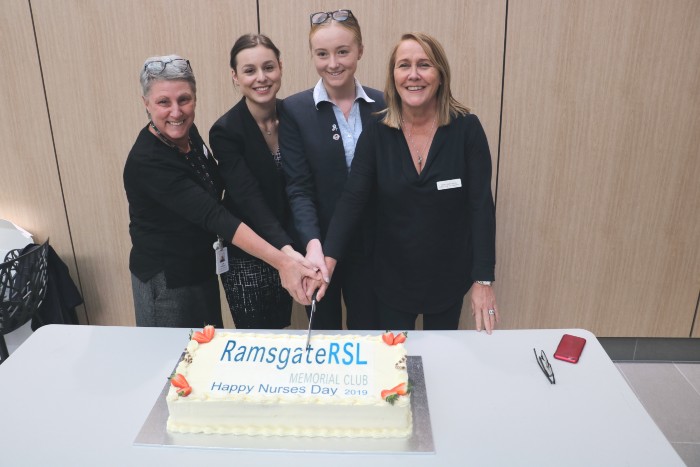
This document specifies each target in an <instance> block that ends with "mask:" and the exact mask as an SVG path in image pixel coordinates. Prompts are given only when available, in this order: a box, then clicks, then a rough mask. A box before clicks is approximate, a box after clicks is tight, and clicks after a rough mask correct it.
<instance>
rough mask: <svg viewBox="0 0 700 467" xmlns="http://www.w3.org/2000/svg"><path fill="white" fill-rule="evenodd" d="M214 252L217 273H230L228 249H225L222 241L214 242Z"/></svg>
mask: <svg viewBox="0 0 700 467" xmlns="http://www.w3.org/2000/svg"><path fill="white" fill-rule="evenodd" d="M214 251H215V253H216V273H217V274H223V273H225V272H228V249H227V248H226V247H224V243H223V242H222V241H221V240H217V241H216V242H214Z"/></svg>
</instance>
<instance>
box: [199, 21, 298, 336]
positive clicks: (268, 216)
mask: <svg viewBox="0 0 700 467" xmlns="http://www.w3.org/2000/svg"><path fill="white" fill-rule="evenodd" d="M230 66H231V75H232V79H233V83H234V85H235V87H236V88H237V89H238V90H239V91H240V93H241V94H242V97H241V100H240V101H239V102H238V103H237V104H236V105H234V106H233V107H232V108H231V109H230V110H229V111H228V112H226V113H225V114H224V115H223V116H222V117H221V118H219V120H217V122H216V123H215V124H214V126H212V128H211V130H210V131H209V142H210V143H211V147H212V149H213V150H214V154H215V155H216V159H217V160H218V161H219V171H220V172H221V176H222V178H223V181H224V183H225V186H226V195H225V198H224V203H225V204H226V207H227V208H228V209H229V210H230V211H231V212H232V213H233V214H234V215H236V216H237V217H238V218H240V219H241V220H242V221H243V222H245V223H247V224H249V225H250V226H251V227H252V228H253V229H254V230H255V232H257V233H258V234H260V235H261V236H262V237H263V238H265V239H267V240H268V241H269V242H270V243H272V244H273V245H274V246H276V247H278V248H281V249H282V251H285V252H287V253H289V254H291V255H294V256H296V257H297V258H299V259H301V260H304V259H303V256H301V255H300V254H299V253H297V252H295V251H294V249H293V248H292V246H291V243H292V239H291V238H290V236H289V235H288V234H287V232H286V230H285V229H287V230H289V229H293V227H291V213H290V210H289V203H288V202H287V195H286V193H285V181H284V174H283V173H282V168H281V157H282V154H281V152H280V148H279V144H278V136H277V128H278V123H279V122H278V119H277V113H278V112H277V107H278V106H279V102H280V101H279V100H278V99H277V92H278V91H279V90H280V86H281V85H282V62H281V60H280V51H279V49H278V48H277V47H276V46H275V44H274V43H273V42H272V41H271V40H270V38H269V37H267V36H265V35H262V34H244V35H243V36H241V37H239V38H238V39H237V40H236V42H235V43H234V45H233V47H232V48H231V58H230ZM228 261H229V270H228V271H227V272H224V273H223V274H221V283H222V284H223V286H224V291H225V292H226V299H227V300H228V304H229V308H230V309H231V314H232V316H233V321H234V323H235V325H236V328H239V329H240V328H246V329H275V328H276V329H280V328H284V327H287V326H289V325H290V324H291V321H290V319H291V313H292V299H291V297H290V296H289V294H288V293H287V292H286V291H285V290H284V288H283V287H282V284H281V282H280V276H279V273H278V272H277V271H276V270H275V268H273V267H272V266H270V265H268V264H267V263H265V262H264V261H261V260H259V259H258V258H256V257H254V256H251V255H249V254H247V253H246V252H244V251H243V250H241V249H240V248H238V247H236V246H233V245H230V246H228ZM307 265H309V264H308V263H307Z"/></svg>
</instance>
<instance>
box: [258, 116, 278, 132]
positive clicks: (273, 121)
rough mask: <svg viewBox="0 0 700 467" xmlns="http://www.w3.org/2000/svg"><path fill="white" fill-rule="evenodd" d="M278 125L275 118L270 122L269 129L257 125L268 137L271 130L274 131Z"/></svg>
mask: <svg viewBox="0 0 700 467" xmlns="http://www.w3.org/2000/svg"><path fill="white" fill-rule="evenodd" d="M279 123H280V121H279V120H278V119H277V118H275V119H273V120H272V126H271V127H270V129H268V128H267V127H265V125H259V126H260V129H261V130H263V131H264V132H265V134H266V135H267V136H270V135H271V134H272V129H274V128H275V127H276V126H277V125H279Z"/></svg>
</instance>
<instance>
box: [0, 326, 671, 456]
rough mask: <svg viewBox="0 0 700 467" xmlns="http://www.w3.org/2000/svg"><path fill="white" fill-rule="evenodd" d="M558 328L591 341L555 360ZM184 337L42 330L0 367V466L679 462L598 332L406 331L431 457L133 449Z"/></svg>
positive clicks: (116, 330) (182, 333)
mask: <svg viewBox="0 0 700 467" xmlns="http://www.w3.org/2000/svg"><path fill="white" fill-rule="evenodd" d="M291 332H299V333H303V332H304V331H291ZM565 332H568V333H571V334H576V335H579V336H582V337H584V338H586V339H587V341H588V342H587V344H586V347H585V349H584V352H583V355H582V357H581V361H580V362H579V363H578V364H576V365H574V364H570V363H565V362H561V361H558V360H554V359H553V358H552V354H553V352H554V349H555V348H556V345H557V343H558V341H559V338H560V337H561V335H562V334H563V333H565ZM188 334H189V329H161V328H128V327H98V326H58V325H51V326H45V327H43V328H41V329H39V330H38V331H37V332H36V333H34V334H33V335H32V336H31V337H30V338H29V339H28V340H27V341H26V342H25V343H24V344H23V345H22V346H20V347H19V348H18V349H17V351H16V352H15V353H14V354H12V355H11V356H10V358H9V359H8V360H7V361H6V362H5V363H4V364H2V365H0V414H2V415H1V417H0V443H1V445H2V448H1V449H0V464H2V465H8V466H23V465H31V466H48V465H51V466H55V465H85V466H109V465H115V466H117V465H118V466H160V465H163V466H164V465H167V466H177V465H189V466H214V465H237V466H264V465H270V466H275V467H279V466H325V465H333V466H361V467H369V466H383V467H385V466H387V465H397V466H398V465H400V466H402V467H403V466H431V467H433V466H435V467H438V466H439V467H443V466H453V465H454V466H466V465H476V466H489V465H496V466H515V465H518V466H522V465H537V466H548V465H551V466H564V465H565V466H576V465H580V466H594V465H596V466H597V465H615V466H617V465H633V466H644V465H648V466H673V465H679V466H681V465H683V462H682V461H681V459H680V457H679V456H678V455H677V454H676V452H675V451H674V449H673V448H672V446H671V445H670V443H669V442H668V441H667V440H666V439H665V438H664V436H663V434H662V433H661V431H660V430H659V429H658V427H657V426H656V425H655V424H654V422H653V421H652V419H651V418H650V417H649V415H648V414H647V413H646V411H645V410H644V408H643V407H642V405H641V404H640V402H639V401H638V400H637V398H636V397H635V395H634V393H633V392H632V390H631V389H630V387H629V386H628V385H627V383H626V382H625V381H624V379H623V378H622V376H621V375H620V373H619V372H618V370H617V369H616V368H615V366H614V364H613V363H612V362H611V361H610V359H609V358H608V356H607V355H606V354H605V351H604V350H603V348H602V347H601V346H600V344H599V342H598V341H597V339H596V338H595V336H593V335H592V334H591V333H589V332H587V331H584V330H522V331H496V332H494V334H493V335H491V336H488V335H486V334H485V333H477V332H474V331H439V332H429V331H416V332H411V333H409V340H408V342H407V346H408V349H409V355H421V356H422V359H423V367H424V373H425V379H426V386H427V394H428V402H429V407H430V416H431V422H432V429H433V435H434V437H435V451H436V452H435V454H403V455H387V454H339V453H318V452H310V453H304V452H302V453H299V452H268V451H238V450H236V451H234V450H223V449H193V448H177V447H149V446H134V444H133V443H134V439H135V438H136V436H137V434H138V433H139V430H140V429H141V426H142V425H143V423H144V421H145V419H146V417H147V416H148V414H149V412H150V410H151V408H152V407H153V405H154V402H155V400H156V398H157V397H158V395H159V394H160V393H161V390H162V388H163V384H164V382H165V379H166V377H167V376H168V375H169V374H170V372H171V370H172V369H173V367H174V366H175V363H176V361H177V360H178V358H179V356H180V353H181V351H182V349H183V348H184V346H185V344H186V340H187V336H188ZM533 347H536V348H538V349H544V350H545V352H546V353H547V355H548V357H549V359H550V362H551V363H552V366H553V368H554V372H555V375H556V381H557V382H556V384H555V385H551V384H549V382H548V381H547V379H546V378H545V376H544V375H543V373H542V371H541V370H540V368H539V367H538V365H537V363H536V360H535V357H534V355H533V353H532V348H533ZM219 462H221V463H220V464H219ZM224 463H225V464H224Z"/></svg>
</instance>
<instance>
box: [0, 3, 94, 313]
mask: <svg viewBox="0 0 700 467" xmlns="http://www.w3.org/2000/svg"><path fill="white" fill-rule="evenodd" d="M0 56H2V58H3V62H4V64H5V65H4V66H3V67H2V71H0V101H2V102H3V111H2V112H1V113H0V141H2V142H3V149H2V150H1V151H0V174H1V175H0V177H1V179H2V182H1V183H0V218H2V219H8V220H10V221H12V222H14V223H16V224H17V225H19V226H21V227H23V228H25V229H27V230H28V231H29V232H31V233H32V234H33V236H34V241H35V242H39V243H41V242H44V241H45V240H46V239H47V238H50V241H51V245H52V246H53V247H54V249H55V250H56V253H58V255H59V256H60V257H61V259H62V260H63V261H64V262H65V263H66V265H67V266H68V268H69V270H70V273H71V276H72V278H73V280H74V282H75V283H76V284H79V280H78V275H77V270H76V266H75V257H74V255H73V248H72V246H71V241H70V235H69V231H68V221H67V219H66V213H65V210H64V208H63V199H62V197H61V184H60V179H59V173H58V169H57V165H56V158H55V155H54V149H53V143H52V141H51V128H50V125H49V119H48V115H47V112H46V101H45V99H44V89H43V85H42V80H41V71H40V68H39V57H38V56H37V50H36V43H35V41H34V33H33V27H32V19H31V12H30V9H29V4H28V2H27V1H26V0H8V1H5V2H3V3H2V14H1V15H0ZM0 261H1V258H0ZM78 315H79V318H80V319H81V321H82V322H85V319H86V318H85V310H84V308H83V307H80V309H79V310H78Z"/></svg>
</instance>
